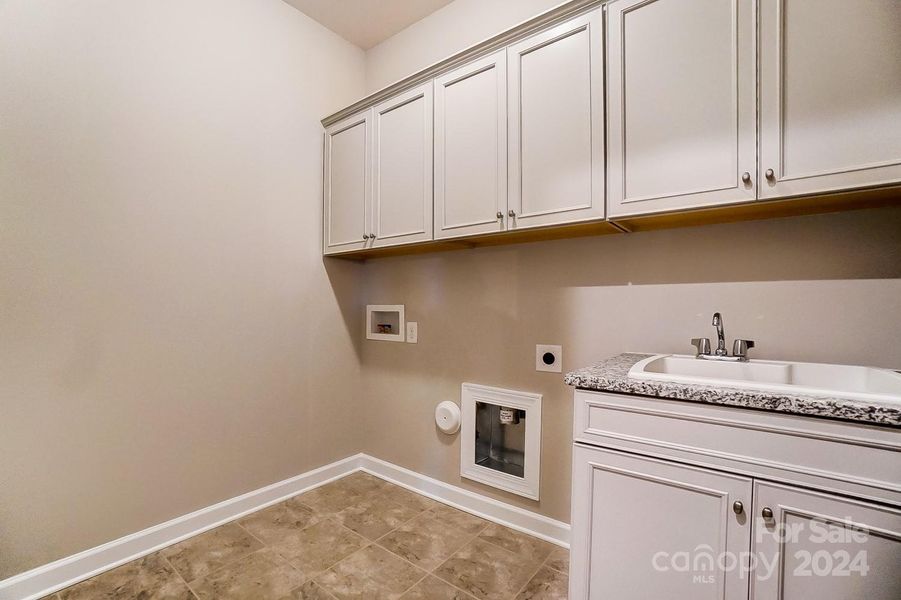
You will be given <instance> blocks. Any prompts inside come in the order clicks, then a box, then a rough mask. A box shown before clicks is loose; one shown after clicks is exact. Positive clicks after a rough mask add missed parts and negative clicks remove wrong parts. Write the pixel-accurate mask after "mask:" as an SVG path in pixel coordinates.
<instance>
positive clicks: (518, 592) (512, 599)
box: [510, 550, 553, 600]
mask: <svg viewBox="0 0 901 600" xmlns="http://www.w3.org/2000/svg"><path fill="white" fill-rule="evenodd" d="M552 552H553V550H551V552H549V553H548V555H547V556H545V557H544V560H543V561H541V562H540V563H539V564H538V567H537V568H536V569H535V572H534V573H532V574H531V575H529V577H528V578H527V579H526V582H525V583H523V584H522V586H521V587H520V588H519V590H518V591H517V592H516V593H515V594H513V595H512V596H510V600H516V597H517V596H519V595H520V594H521V593H522V592H523V590H525V589H526V587H528V585H529V584H530V583H532V580H533V579H535V577H536V576H537V575H538V571H540V570H541V568H542V567H543V566H544V565H545V563H547V561H548V559H549V558H550V557H551V553H552ZM548 568H549V569H550V567H548Z"/></svg>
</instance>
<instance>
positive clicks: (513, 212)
mask: <svg viewBox="0 0 901 600" xmlns="http://www.w3.org/2000/svg"><path fill="white" fill-rule="evenodd" d="M507 216H508V217H515V216H516V211H515V210H513V209H512V208H511V209H510V210H508V211H507Z"/></svg>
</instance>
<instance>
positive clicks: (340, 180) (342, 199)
mask: <svg viewBox="0 0 901 600" xmlns="http://www.w3.org/2000/svg"><path fill="white" fill-rule="evenodd" d="M370 131H371V112H370V111H368V110H367V111H365V112H363V113H361V114H359V115H355V116H353V117H350V118H348V119H346V120H344V121H342V122H340V123H336V124H335V125H332V126H331V127H329V128H328V130H326V132H325V148H324V154H325V170H324V181H323V198H324V202H323V213H324V215H323V223H324V227H323V246H324V251H325V253H326V254H337V253H340V252H349V251H352V250H360V249H362V248H364V246H365V245H366V242H365V240H364V238H363V235H364V234H366V233H368V223H369V221H368V219H369V200H370V198H369V194H370V189H369V187H370V186H369V184H370V175H371V170H370V141H371V140H370Z"/></svg>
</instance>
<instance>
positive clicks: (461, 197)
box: [435, 50, 507, 238]
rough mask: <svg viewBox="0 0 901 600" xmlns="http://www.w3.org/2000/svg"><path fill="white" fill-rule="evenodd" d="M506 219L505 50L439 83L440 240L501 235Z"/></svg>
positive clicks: (437, 224) (437, 231) (437, 169)
mask: <svg viewBox="0 0 901 600" xmlns="http://www.w3.org/2000/svg"><path fill="white" fill-rule="evenodd" d="M498 213H500V215H501V216H500V217H498V216H497V215H498ZM506 214H507V55H506V52H504V51H503V50H502V51H500V52H497V53H495V54H493V55H491V56H486V57H485V58H483V59H480V60H477V61H475V62H473V63H471V64H468V65H466V66H465V67H462V68H460V69H457V70H456V71H453V72H451V73H448V74H447V75H443V76H441V77H439V78H438V79H436V80H435V237H436V238H450V237H458V236H462V235H473V234H479V233H491V232H496V231H502V230H503V229H504V226H505V219H506Z"/></svg>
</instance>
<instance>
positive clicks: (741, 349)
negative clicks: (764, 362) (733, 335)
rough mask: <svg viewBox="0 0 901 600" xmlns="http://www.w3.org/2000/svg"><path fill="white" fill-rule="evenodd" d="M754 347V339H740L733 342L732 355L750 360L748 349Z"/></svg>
mask: <svg viewBox="0 0 901 600" xmlns="http://www.w3.org/2000/svg"><path fill="white" fill-rule="evenodd" d="M753 347H754V340H739V339H736V340H735V341H734V342H732V355H733V356H737V357H738V358H740V359H743V360H748V350H750V349H751V348H753Z"/></svg>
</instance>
